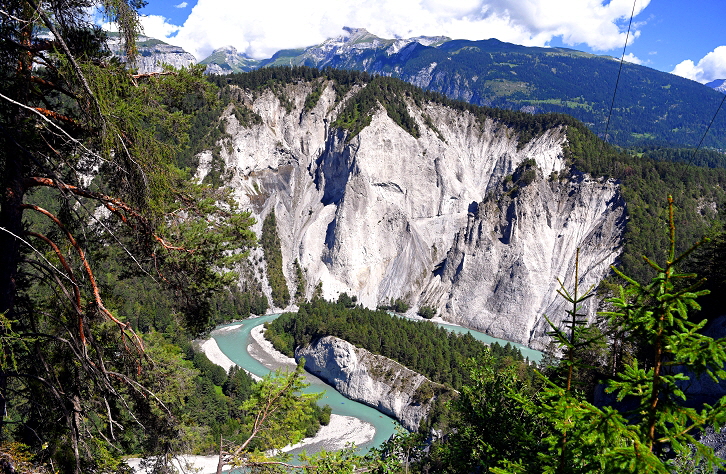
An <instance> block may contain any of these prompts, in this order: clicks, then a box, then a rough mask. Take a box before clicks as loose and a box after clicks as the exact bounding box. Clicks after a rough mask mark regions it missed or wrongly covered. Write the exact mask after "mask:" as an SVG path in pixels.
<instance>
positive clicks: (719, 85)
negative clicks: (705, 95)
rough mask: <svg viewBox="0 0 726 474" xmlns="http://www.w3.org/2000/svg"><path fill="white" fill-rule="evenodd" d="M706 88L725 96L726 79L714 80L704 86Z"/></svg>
mask: <svg viewBox="0 0 726 474" xmlns="http://www.w3.org/2000/svg"><path fill="white" fill-rule="evenodd" d="M706 85H707V86H708V87H710V88H712V89H715V90H717V91H719V92H723V93H724V94H726V79H716V80H715V81H711V82H709V83H707V84H706Z"/></svg>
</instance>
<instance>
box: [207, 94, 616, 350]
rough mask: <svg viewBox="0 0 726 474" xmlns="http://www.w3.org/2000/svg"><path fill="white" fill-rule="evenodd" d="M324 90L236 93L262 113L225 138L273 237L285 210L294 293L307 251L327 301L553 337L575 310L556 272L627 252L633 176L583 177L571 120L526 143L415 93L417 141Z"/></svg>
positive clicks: (381, 114) (228, 159)
mask: <svg viewBox="0 0 726 474" xmlns="http://www.w3.org/2000/svg"><path fill="white" fill-rule="evenodd" d="M323 86H324V88H323V92H322V95H321V97H320V99H319V100H318V102H317V104H316V105H315V107H314V108H312V109H311V110H307V111H306V110H305V109H304V104H305V99H306V97H307V96H308V94H310V93H311V91H312V90H313V88H314V85H313V84H312V83H299V84H295V85H288V86H286V87H285V88H284V90H279V91H277V92H275V93H273V92H271V91H265V92H262V93H252V92H249V91H242V90H237V91H236V92H235V93H236V94H237V96H238V99H239V100H238V104H239V105H238V107H242V106H246V107H249V108H250V109H252V110H253V111H254V112H255V113H256V114H257V115H258V116H259V117H260V118H261V119H262V123H260V124H256V125H253V126H243V125H242V124H240V123H239V122H238V121H237V118H236V116H235V115H234V114H233V113H229V114H227V115H226V116H225V121H226V131H227V132H228V134H229V137H228V138H226V139H225V140H224V141H223V143H220V145H221V147H220V149H221V151H220V154H221V158H222V159H223V160H224V162H225V166H226V171H225V179H226V181H227V183H228V185H229V186H230V187H231V188H233V189H234V191H235V193H236V196H237V198H238V199H239V201H240V203H241V205H242V206H243V207H248V208H250V209H251V210H252V211H253V213H254V214H255V217H256V218H257V221H258V224H257V225H258V227H257V228H255V231H256V232H258V234H259V231H260V228H259V226H261V224H259V223H261V222H262V221H263V220H264V217H265V216H266V215H267V214H268V213H269V212H270V211H271V210H272V209H274V210H275V215H276V219H277V223H278V230H279V232H280V239H281V243H282V253H283V261H284V266H285V268H284V271H285V275H286V277H287V279H288V281H289V282H290V289H291V290H294V288H293V284H294V282H295V276H294V275H295V269H294V266H293V262H294V261H295V260H296V259H297V260H298V261H299V263H300V266H301V267H302V269H303V270H304V272H305V277H306V282H307V288H306V292H307V296H312V293H313V291H314V290H315V288H316V287H317V286H318V284H321V285H322V291H323V296H324V297H325V298H327V299H336V298H337V296H338V294H339V293H342V292H347V293H348V294H349V295H351V296H352V295H355V296H357V298H358V301H359V302H360V303H362V304H363V305H365V306H367V307H376V306H377V305H379V304H380V303H383V302H388V301H389V300H390V299H395V298H402V299H404V300H406V301H407V302H408V303H409V304H411V305H412V306H413V307H414V308H415V307H417V306H420V305H424V304H425V305H430V306H435V307H437V308H440V309H441V312H440V314H441V315H442V316H443V317H444V319H446V320H448V321H452V322H456V323H458V324H461V325H463V326H468V327H474V328H477V329H480V330H484V331H486V332H489V333H491V334H492V335H494V336H498V337H503V338H505V339H509V340H512V341H515V342H519V343H523V344H526V345H530V346H533V347H535V348H541V347H542V346H543V344H544V341H545V340H546V339H547V338H546V336H545V332H546V331H547V330H548V327H547V325H546V322H545V320H544V318H543V315H544V314H547V315H548V317H549V318H550V319H552V320H553V321H555V322H558V321H560V320H561V319H562V318H563V317H564V316H565V313H564V311H562V306H561V305H562V302H563V301H562V300H561V299H560V297H559V296H558V295H557V293H556V290H557V288H558V284H557V278H561V279H562V280H563V281H564V282H565V283H566V284H567V285H568V286H571V282H572V278H573V272H574V262H575V255H576V249H578V248H580V275H581V282H580V284H581V286H589V285H590V284H592V283H596V282H598V281H599V280H600V279H601V278H602V277H603V276H604V275H605V274H606V273H607V271H608V266H609V265H610V264H612V263H614V262H615V261H616V259H617V257H618V255H619V253H620V245H621V238H622V233H623V230H624V224H625V207H624V203H623V200H622V198H621V196H620V193H619V189H618V185H617V183H615V182H612V181H602V180H600V179H597V178H593V177H589V176H586V175H581V174H578V173H573V174H571V173H570V171H569V168H568V166H567V164H566V163H565V159H564V152H563V147H564V146H565V145H566V142H567V137H566V130H565V129H564V128H554V129H550V130H547V131H545V132H544V133H542V134H541V135H539V136H538V137H535V138H534V139H532V140H529V141H528V142H527V143H520V140H519V135H518V133H517V132H516V131H515V130H513V129H511V128H509V127H507V126H505V125H504V124H502V123H498V122H495V121H493V120H485V121H482V122H480V121H479V120H478V119H477V118H476V117H474V116H473V115H471V114H470V113H468V112H465V111H458V110H454V109H451V108H448V107H446V106H443V105H440V104H437V103H433V102H431V103H422V104H420V106H419V105H416V104H414V103H413V101H410V102H409V103H408V108H409V114H410V115H411V116H412V117H413V118H414V120H416V122H417V124H418V126H419V129H420V131H421V133H420V136H419V137H418V138H414V137H413V136H411V135H410V134H409V133H407V132H406V131H405V130H403V129H402V128H401V127H399V126H398V125H397V124H396V123H395V122H394V121H393V120H392V119H391V118H390V117H388V115H387V114H386V112H385V110H384V109H383V108H382V107H381V108H379V109H378V111H377V112H376V113H375V114H374V115H373V117H372V119H371V122H370V125H368V126H367V127H365V128H364V129H363V130H362V131H361V132H360V133H359V134H358V135H356V136H355V137H354V138H352V139H350V138H349V136H348V135H347V132H345V131H343V130H340V129H336V128H334V127H331V124H332V123H333V122H334V121H335V118H336V117H337V113H338V111H339V110H340V108H341V107H342V102H341V101H338V100H336V95H335V91H334V90H333V87H332V85H331V84H330V83H324V84H323ZM354 92H355V89H354V90H353V91H351V93H354ZM283 94H284V97H285V100H286V104H282V103H281V102H280V99H279V97H282V96H283ZM205 156H207V157H209V156H211V155H205ZM203 161H204V160H203ZM525 165H526V166H525ZM525 168H527V169H526V173H527V175H526V177H525V176H524V174H523V173H524V172H525ZM200 169H201V171H202V172H201V174H200V175H199V178H202V177H203V170H204V167H201V168H200ZM525 178H526V179H525ZM594 306H595V305H594V302H593V303H591V304H590V306H588V308H586V309H587V311H589V314H593V315H594Z"/></svg>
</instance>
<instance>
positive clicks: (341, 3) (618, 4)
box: [160, 0, 650, 58]
mask: <svg viewBox="0 0 726 474" xmlns="http://www.w3.org/2000/svg"><path fill="white" fill-rule="evenodd" d="M649 3H650V0H638V1H637V4H636V8H635V14H636V15H637V14H638V13H640V12H641V11H642V10H643V9H644V8H645V7H647V5H648V4H649ZM632 7H633V2H632V0H610V1H608V0H459V1H456V2H451V1H449V0H368V1H366V2H360V1H354V0H278V1H274V2H271V1H267V2H240V1H239V0H199V1H198V3H197V4H196V5H195V6H194V8H193V9H192V11H191V13H190V15H189V17H188V18H187V20H186V22H185V23H184V25H183V26H182V27H181V28H180V29H179V33H178V35H177V36H176V37H175V38H174V44H177V45H179V46H182V47H183V48H184V49H186V50H187V51H189V52H191V53H192V54H194V55H196V56H197V57H198V58H203V57H205V56H207V55H208V54H209V53H210V52H211V51H212V49H214V48H219V47H222V46H226V45H232V46H235V47H236V48H237V49H238V50H239V51H243V52H245V53H247V54H249V55H250V56H253V57H257V58H264V57H269V56H270V55H272V54H273V53H274V52H276V51H278V50H280V49H284V48H295V47H304V46H310V45H313V44H317V43H320V42H322V41H323V40H325V39H326V38H330V37H333V36H338V35H341V34H342V33H343V32H342V27H343V26H352V27H361V28H366V29H367V30H369V31H370V32H371V33H374V34H376V35H378V36H381V37H383V38H394V37H404V38H405V37H410V36H418V35H446V36H450V37H452V38H465V39H471V40H479V39H487V38H497V39H499V40H502V41H508V42H512V43H518V44H524V45H529V46H545V45H547V44H548V43H549V42H550V41H551V40H552V39H553V38H555V37H561V38H562V41H563V42H564V43H565V44H568V45H570V46H575V45H578V44H585V45H587V46H588V47H590V48H592V49H595V50H599V51H609V50H612V49H615V48H622V45H623V43H624V41H625V31H626V29H627V22H628V20H629V19H630V12H631V9H632ZM164 24H166V25H168V23H165V22H164V23H162V24H160V25H164ZM641 25H642V24H641V23H636V24H634V27H633V30H632V31H631V33H630V38H631V41H632V40H634V39H635V38H637V37H638V35H639V30H638V28H639V27H640V26H641ZM169 26H173V25H169ZM161 39H163V38H161Z"/></svg>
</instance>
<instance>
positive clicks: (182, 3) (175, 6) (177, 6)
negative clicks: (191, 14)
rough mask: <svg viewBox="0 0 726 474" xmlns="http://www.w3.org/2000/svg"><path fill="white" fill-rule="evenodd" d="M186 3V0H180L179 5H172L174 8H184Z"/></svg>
mask: <svg viewBox="0 0 726 474" xmlns="http://www.w3.org/2000/svg"><path fill="white" fill-rule="evenodd" d="M188 5H189V4H188V3H187V2H181V3H180V4H179V5H174V8H186V7H187V6H188Z"/></svg>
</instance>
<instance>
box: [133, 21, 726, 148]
mask: <svg viewBox="0 0 726 474" xmlns="http://www.w3.org/2000/svg"><path fill="white" fill-rule="evenodd" d="M345 30H346V34H345V35H342V36H339V37H336V38H331V39H328V40H326V41H324V42H322V43H320V44H318V45H314V46H310V47H307V48H301V49H287V50H281V51H278V52H277V53H275V54H274V55H273V56H272V57H271V58H268V59H263V60H257V59H253V58H250V57H248V56H246V55H244V54H242V53H239V52H238V51H237V50H236V49H235V48H233V47H226V48H221V49H217V50H215V51H214V52H213V53H212V54H211V55H210V56H208V57H207V58H205V59H203V60H202V61H200V64H206V65H207V70H206V72H207V73H209V74H229V73H239V72H246V71H251V70H255V69H259V68H264V67H272V66H311V67H315V68H336V69H351V70H359V71H366V72H368V73H371V74H375V75H383V76H392V77H396V78H400V79H402V80H404V81H407V82H410V83H412V84H414V85H417V86H419V87H421V88H423V89H428V90H432V91H436V92H440V93H442V94H444V95H446V96H447V97H449V98H452V99H458V100H463V101H466V102H469V103H472V104H475V105H484V106H491V107H498V108H504V109H510V110H520V111H525V112H530V113H544V112H554V113H566V114H569V115H572V116H574V117H575V118H577V119H579V120H581V121H582V122H584V123H585V124H586V125H588V127H589V128H590V129H591V130H593V131H594V132H595V133H596V134H598V135H600V136H601V137H604V136H605V134H606V133H607V137H608V141H610V142H612V143H615V144H618V145H621V146H627V147H652V146H675V147H686V148H687V147H696V146H697V145H698V144H699V142H700V141H701V139H702V138H703V137H704V134H705V132H706V130H707V129H708V127H709V124H710V123H711V121H712V119H714V114H715V112H716V111H717V110H718V106H719V104H720V102H721V100H722V98H723V96H722V95H721V94H720V92H723V91H724V90H726V85H724V80H719V81H713V82H712V83H709V84H708V85H703V84H699V83H697V82H695V81H691V80H689V79H684V78H682V77H679V76H675V75H672V74H669V73H664V72H661V71H657V70H654V69H651V68H648V67H645V66H641V65H637V64H632V63H628V62H625V63H623V64H622V69H621V63H620V61H619V60H617V59H615V58H613V57H610V56H597V55H593V54H589V53H584V52H581V51H576V50H572V49H566V48H539V47H526V46H520V45H516V44H511V43H504V42H501V41H498V40H496V39H489V40H482V41H468V40H452V39H450V38H447V37H444V36H420V37H415V38H407V39H402V38H398V39H383V38H379V37H377V36H375V35H373V34H371V33H370V32H368V31H366V30H365V29H362V28H346V29H345ZM140 51H141V56H142V59H144V60H146V61H148V58H149V56H153V54H158V52H159V51H161V50H160V48H159V44H158V43H154V44H152V45H150V46H146V45H145V44H144V43H142V44H141V48H140ZM163 52H164V53H165V55H164V56H163V58H162V59H161V60H162V61H163V62H168V63H171V64H173V65H176V64H179V63H183V64H184V65H187V64H188V57H187V56H185V54H188V53H184V52H183V50H180V51H179V52H178V54H177V55H178V58H179V61H175V60H174V59H173V58H171V57H170V55H169V54H168V52H166V51H163ZM159 62H160V61H157V67H159ZM616 83H617V89H616ZM611 105H612V110H611ZM702 145H703V146H705V147H710V148H714V149H726V115H725V114H719V115H717V116H716V117H715V120H713V123H712V124H711V126H710V130H709V133H708V134H707V135H706V137H705V140H704V141H703V144H702Z"/></svg>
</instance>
